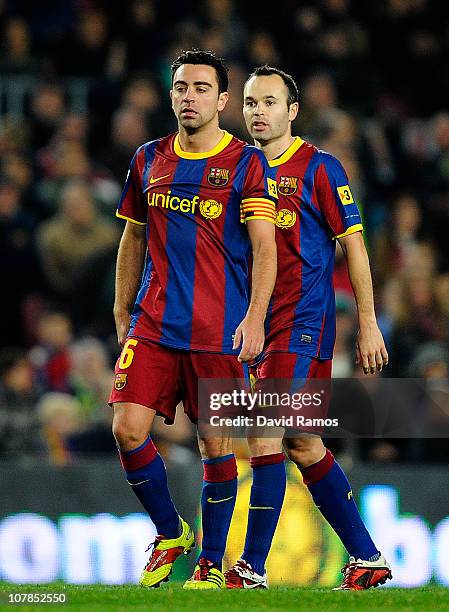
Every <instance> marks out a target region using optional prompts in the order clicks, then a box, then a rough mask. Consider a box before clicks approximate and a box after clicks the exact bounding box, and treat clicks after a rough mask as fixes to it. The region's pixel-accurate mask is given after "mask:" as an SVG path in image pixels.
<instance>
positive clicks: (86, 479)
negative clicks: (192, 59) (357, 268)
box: [0, 0, 449, 586]
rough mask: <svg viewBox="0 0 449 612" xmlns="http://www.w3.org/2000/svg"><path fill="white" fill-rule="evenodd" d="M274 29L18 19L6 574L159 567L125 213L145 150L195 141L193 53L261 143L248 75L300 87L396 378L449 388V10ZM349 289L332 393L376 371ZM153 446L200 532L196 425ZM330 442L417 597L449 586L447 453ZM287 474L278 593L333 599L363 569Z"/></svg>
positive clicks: (89, 7)
mask: <svg viewBox="0 0 449 612" xmlns="http://www.w3.org/2000/svg"><path fill="white" fill-rule="evenodd" d="M273 11H274V9H273V7H272V8H271V9H270V10H269V11H268V10H267V9H266V7H265V5H260V7H259V8H258V9H256V8H255V6H254V3H250V2H238V1H237V0H234V2H233V1H231V0H204V1H203V2H198V3H196V4H195V10H194V11H192V8H191V5H189V4H188V3H185V2H180V1H177V0H172V1H171V2H162V1H158V0H154V1H151V0H134V1H130V2H127V3H117V6H114V7H111V6H110V5H109V3H106V2H93V1H92V2H90V1H88V0H85V1H82V0H79V1H75V0H73V1H72V2H70V1H58V0H43V1H42V2H39V3H33V2H30V1H27V0H14V1H8V0H3V1H0V31H1V38H0V47H1V48H0V258H1V259H0V261H1V263H2V279H1V280H2V291H1V317H0V474H1V478H0V482H1V483H2V487H1V492H0V499H1V504H0V579H4V580H9V581H15V582H19V583H26V582H46V581H50V580H55V579H58V578H60V579H64V580H67V581H69V582H75V583H83V582H86V583H87V582H96V581H98V582H104V583H115V582H127V581H133V580H135V578H136V575H137V574H138V571H139V569H140V566H141V565H142V563H143V558H144V556H145V554H144V549H145V546H146V544H147V541H149V540H150V539H151V538H150V536H151V525H150V524H149V523H148V521H146V520H145V519H144V517H143V516H142V515H141V514H140V508H139V506H138V504H137V503H136V501H135V500H134V498H133V497H132V495H131V493H130V492H129V491H128V489H127V487H126V485H125V483H124V480H123V478H122V476H121V474H120V468H119V465H118V461H116V459H115V446H114V442H113V439H112V436H111V434H110V412H109V409H108V408H106V407H105V401H106V397H107V394H108V391H109V386H110V383H111V372H112V367H113V362H114V359H115V358H116V356H117V353H118V348H117V345H116V340H115V333H114V326H113V320H112V315H111V308H112V299H113V277H114V261H115V253H116V249H117V245H118V240H119V236H120V232H121V229H122V226H121V222H118V221H117V220H116V219H115V218H114V210H115V204H116V202H117V197H118V195H119V193H120V189H121V185H122V183H123V181H124V178H125V175H126V171H127V166H128V162H129V159H130V157H131V155H132V153H133V152H134V150H135V148H136V147H137V146H138V145H140V144H141V143H142V142H144V141H146V140H149V139H151V138H155V137H159V136H161V135H164V134H166V133H168V132H170V131H173V130H174V129H175V122H174V119H173V117H172V114H171V110H170V107H169V102H168V89H169V84H170V81H169V65H170V63H171V61H172V59H173V57H174V56H175V55H176V54H177V53H178V51H180V50H181V49H183V48H189V47H191V46H199V47H203V48H209V49H213V50H215V51H216V52H217V53H219V54H221V55H223V56H224V57H225V58H226V59H227V60H228V62H229V64H230V66H231V73H230V78H231V90H230V91H231V99H230V103H229V104H228V107H227V109H226V111H225V112H224V113H223V118H222V119H223V120H222V125H223V127H225V128H226V129H228V130H229V131H231V132H232V133H234V134H235V135H237V136H239V137H241V138H244V139H245V138H246V131H245V128H244V125H243V121H242V117H241V102H242V100H241V90H242V84H243V82H244V80H245V78H246V75H247V74H248V72H249V70H251V69H252V68H253V67H255V66H256V65H259V64H261V63H265V62H266V63H270V64H274V65H280V66H282V67H284V68H285V69H286V70H287V71H290V72H291V73H292V74H293V75H294V76H295V78H296V79H297V81H298V83H299V87H300V92H301V112H300V116H299V119H298V120H297V121H296V125H295V133H297V134H300V135H301V136H302V137H303V138H306V139H309V140H311V141H312V142H314V143H316V144H318V145H319V146H320V147H322V148H323V149H326V150H328V151H330V152H331V153H333V154H334V155H336V156H337V157H338V158H339V159H340V160H341V161H342V163H343V164H344V166H345V168H346V169H347V172H348V174H349V178H350V182H351V185H352V189H353V192H354V195H355V196H356V199H357V201H358V202H359V203H360V205H361V209H362V211H363V217H364V225H365V229H366V231H365V236H366V240H367V245H368V248H369V253H370V258H371V263H372V268H373V275H374V283H375V294H376V295H375V297H376V308H377V312H378V316H379V321H380V324H381V328H382V331H383V333H384V336H385V338H386V342H387V346H388V350H389V352H390V358H391V359H390V361H391V365H390V366H389V367H388V370H387V372H386V373H385V375H387V376H392V377H407V376H413V377H420V378H424V379H429V380H433V379H435V378H438V379H447V378H448V369H449V352H448V351H449V345H448V337H449V325H448V323H449V251H448V248H447V239H446V236H447V234H448V229H449V64H448V62H447V57H448V51H449V49H448V46H449V36H448V34H449V20H448V8H447V7H446V6H445V4H444V3H440V2H436V1H432V0H382V1H379V2H371V1H370V0H359V1H357V2H355V1H353V2H351V1H350V0H320V1H315V2H295V1H294V0H279V1H278V2H277V3H276V13H274V12H273ZM335 286H336V290H337V309H338V317H337V323H338V340H337V345H336V351H335V362H334V375H335V376H339V377H350V376H352V375H355V376H358V373H357V372H356V371H354V366H353V355H352V347H353V342H354V333H355V329H356V318H355V315H356V313H355V307H354V302H353V298H352V294H351V290H350V285H349V280H348V277H347V274H346V272H345V266H344V263H343V262H342V259H341V254H340V253H338V254H337V265H336V270H335ZM154 437H155V439H156V442H157V444H158V446H159V448H160V450H161V452H162V454H163V455H164V458H165V459H166V461H167V465H168V469H169V476H170V482H171V485H172V486H173V488H174V491H175V497H176V500H177V502H178V504H179V506H180V508H181V510H182V511H183V512H184V513H185V514H186V515H187V516H190V518H191V519H194V518H195V517H196V516H197V500H198V498H199V490H200V478H201V466H200V462H199V459H198V454H197V451H196V444H195V438H194V434H193V432H192V429H191V427H190V425H189V423H188V422H186V420H185V419H183V418H182V415H180V417H179V419H178V420H177V423H176V424H175V426H174V427H172V428H167V427H164V426H163V425H161V424H158V427H157V430H156V432H155V436H154ZM330 446H331V448H332V449H333V450H334V451H335V453H336V454H337V456H338V458H339V460H340V461H341V463H342V464H343V465H344V467H345V468H346V469H347V471H348V473H349V476H350V479H351V480H352V482H353V484H354V494H355V497H356V498H357V500H358V501H359V503H360V504H361V509H362V513H363V515H364V518H365V519H366V520H367V522H368V526H369V527H370V528H371V529H372V531H373V533H374V535H375V539H376V542H377V543H378V545H379V547H380V548H381V549H382V550H383V551H384V552H385V553H386V555H387V556H388V558H389V559H390V560H391V562H392V565H393V574H394V575H395V577H396V580H395V584H396V586H418V585H421V584H427V583H428V582H429V581H430V580H435V581H437V582H441V583H443V584H449V561H448V558H447V554H445V553H444V551H445V550H447V548H448V546H449V517H448V516H447V515H448V514H449V493H448V488H447V464H448V460H449V445H448V444H447V440H445V439H440V440H427V441H425V440H417V439H415V440H391V439H390V440H355V441H354V440H353V441H351V442H345V441H331V443H330ZM239 454H240V456H241V461H240V474H241V484H242V487H241V492H240V494H239V501H238V504H237V510H236V515H235V519H234V524H233V528H232V532H231V537H230V541H229V542H230V546H229V551H228V557H229V560H230V561H234V560H235V557H236V555H237V553H238V550H239V547H240V541H241V538H242V533H243V530H244V527H245V520H246V510H245V495H247V494H248V488H249V481H248V477H249V473H248V467H247V463H246V462H245V449H244V446H243V445H242V444H241V445H240V446H239ZM289 470H290V475H289V493H288V498H287V501H286V505H285V508H284V513H283V515H282V518H281V527H280V529H279V532H278V535H277V539H276V541H275V543H274V546H273V551H272V553H271V557H270V573H271V575H272V582H273V583H274V582H277V581H283V582H292V583H295V584H316V583H318V584H321V585H323V586H325V585H331V584H334V583H335V581H336V580H337V574H338V570H339V567H340V566H341V564H342V561H343V559H344V555H343V551H342V550H341V547H340V546H339V544H338V542H337V540H336V538H335V536H334V535H333V534H332V533H330V532H329V530H328V528H326V526H324V525H323V523H322V521H321V519H320V517H319V516H318V515H317V513H316V511H315V510H314V508H313V506H312V505H311V503H310V499H309V497H308V494H307V492H306V490H305V489H304V487H303V486H302V484H301V483H300V482H299V478H298V477H297V474H296V473H295V470H293V469H292V466H290V468H289ZM125 526H126V528H125ZM118 534H122V535H123V537H118ZM279 555H284V557H283V559H284V561H283V564H282V565H284V566H285V567H284V570H283V571H281V570H280V567H281V564H280V563H279V561H278V560H279V558H280V557H279ZM111 559H112V561H111ZM136 568H137V569H136ZM417 568H418V569H417ZM177 571H178V577H179V578H182V577H183V576H185V575H186V574H187V573H188V571H189V570H188V567H187V566H184V567H181V568H179V569H178V570H177ZM136 572H137V573H136Z"/></svg>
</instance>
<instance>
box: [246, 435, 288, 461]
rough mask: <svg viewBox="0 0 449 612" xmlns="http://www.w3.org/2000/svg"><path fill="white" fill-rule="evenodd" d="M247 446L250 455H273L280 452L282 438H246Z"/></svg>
mask: <svg viewBox="0 0 449 612" xmlns="http://www.w3.org/2000/svg"><path fill="white" fill-rule="evenodd" d="M248 448H249V452H250V455H251V457H262V456H265V455H275V454H277V453H281V452H282V440H277V439H276V440H273V439H271V438H248Z"/></svg>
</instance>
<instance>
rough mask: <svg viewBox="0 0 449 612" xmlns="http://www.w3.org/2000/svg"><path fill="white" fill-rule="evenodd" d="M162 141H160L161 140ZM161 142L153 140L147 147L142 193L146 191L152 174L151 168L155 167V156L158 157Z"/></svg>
mask: <svg viewBox="0 0 449 612" xmlns="http://www.w3.org/2000/svg"><path fill="white" fill-rule="evenodd" d="M159 140H160V139H159ZM159 140H152V141H151V142H148V143H147V144H146V145H144V147H145V168H144V169H143V172H142V183H143V184H142V191H145V189H146V187H147V185H148V180H149V176H150V172H151V166H152V165H153V161H154V156H155V155H156V147H157V145H158V144H159Z"/></svg>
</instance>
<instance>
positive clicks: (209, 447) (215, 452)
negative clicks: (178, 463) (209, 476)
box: [198, 438, 232, 459]
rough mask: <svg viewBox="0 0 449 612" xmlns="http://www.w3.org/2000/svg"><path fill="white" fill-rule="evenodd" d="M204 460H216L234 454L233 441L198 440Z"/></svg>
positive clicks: (218, 439) (217, 439) (216, 439)
mask: <svg viewBox="0 0 449 612" xmlns="http://www.w3.org/2000/svg"><path fill="white" fill-rule="evenodd" d="M198 446H199V449H200V453H201V456H202V458H203V459H216V458H217V457H223V456H224V455H230V454H231V453H232V440H229V439H220V438H198Z"/></svg>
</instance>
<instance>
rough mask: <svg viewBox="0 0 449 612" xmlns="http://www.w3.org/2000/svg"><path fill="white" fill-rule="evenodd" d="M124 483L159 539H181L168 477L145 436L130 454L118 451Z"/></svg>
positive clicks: (150, 442) (152, 445)
mask: <svg viewBox="0 0 449 612" xmlns="http://www.w3.org/2000/svg"><path fill="white" fill-rule="evenodd" d="M119 455H120V461H121V462H122V466H123V469H124V470H125V474H126V480H127V481H128V483H129V484H130V485H131V488H132V490H133V491H134V493H135V494H136V495H137V497H138V499H139V501H140V503H141V504H142V506H143V507H144V508H145V510H146V511H147V512H148V514H149V515H150V518H151V520H152V521H153V523H154V524H155V526H156V530H157V532H158V534H159V535H164V536H165V537H166V538H167V539H168V540H171V539H173V538H177V537H178V536H179V535H180V527H179V525H180V521H179V514H178V512H177V511H176V508H175V506H174V504H173V501H172V498H171V496H170V492H169V490H168V483H167V473H166V470H165V464H164V462H163V460H162V457H161V456H160V455H159V453H158V452H157V448H156V447H155V445H154V444H153V441H152V440H151V438H150V437H149V436H148V438H147V439H146V441H145V442H144V443H143V444H142V445H141V446H138V447H137V448H135V449H133V450H132V451H121V450H120V449H119Z"/></svg>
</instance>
